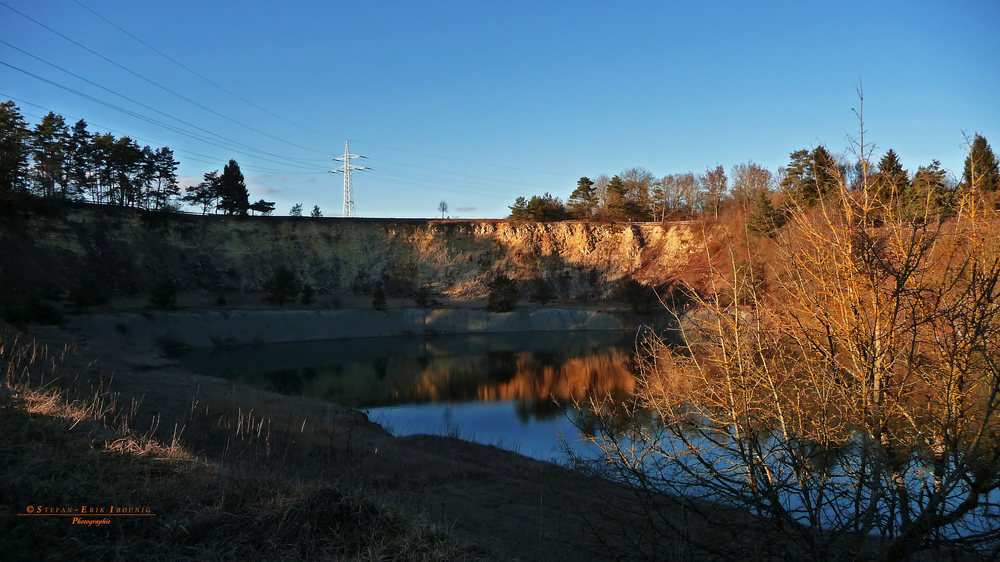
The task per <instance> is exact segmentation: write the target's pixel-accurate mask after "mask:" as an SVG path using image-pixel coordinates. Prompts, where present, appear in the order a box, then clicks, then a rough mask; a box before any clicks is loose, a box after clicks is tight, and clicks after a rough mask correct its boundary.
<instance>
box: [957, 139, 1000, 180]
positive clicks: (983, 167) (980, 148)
mask: <svg viewBox="0 0 1000 562" xmlns="http://www.w3.org/2000/svg"><path fill="white" fill-rule="evenodd" d="M998 182H1000V174H998V172H997V157H996V155H995V154H994V153H993V149H992V148H990V144H989V143H988V142H986V139H985V138H984V137H983V136H982V135H976V137H975V138H974V139H973V140H972V146H971V147H970V151H969V156H967V157H966V158H965V170H964V171H963V172H962V185H963V186H966V187H975V188H976V189H978V190H980V191H982V192H984V193H993V192H994V191H996V190H997V187H998Z"/></svg>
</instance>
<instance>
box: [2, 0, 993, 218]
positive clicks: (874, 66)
mask: <svg viewBox="0 0 1000 562" xmlns="http://www.w3.org/2000/svg"><path fill="white" fill-rule="evenodd" d="M0 2H2V4H0V41H2V42H0V63H4V64H0V99H2V100H6V99H14V100H15V102H16V103H17V105H18V107H20V108H21V110H22V112H23V113H24V114H25V116H26V119H27V121H29V123H31V124H32V125H33V124H34V123H37V121H38V120H39V118H40V117H41V116H42V115H44V114H45V113H46V112H47V111H49V110H52V111H55V112H56V113H60V114H63V115H64V116H66V117H67V120H68V121H70V122H71V123H72V122H75V121H76V120H77V119H80V118H83V119H85V120H86V121H87V122H88V123H90V124H91V127H90V130H91V131H92V132H106V131H112V132H114V133H115V134H116V135H118V136H121V135H129V136H131V137H132V138H134V139H136V140H137V141H139V143H140V144H143V145H145V144H149V145H151V146H153V147H154V148H156V147H159V146H163V145H166V146H169V147H170V148H172V149H174V151H175V154H176V157H177V159H178V160H179V161H180V162H181V165H180V168H179V170H178V172H179V175H180V176H181V184H182V186H186V185H190V184H192V183H196V182H197V181H198V180H200V177H201V175H202V174H203V173H204V172H207V171H212V170H216V169H218V170H221V169H222V167H223V166H224V165H225V163H226V162H227V161H228V160H229V159H230V158H234V159H236V160H237V161H238V162H239V163H240V166H241V168H242V169H243V172H244V174H245V176H246V178H247V184H248V187H249V188H250V191H251V200H257V199H259V198H265V199H267V200H270V201H275V202H276V203H277V214H286V213H287V211H288V208H290V207H291V206H292V205H293V204H295V203H302V204H303V205H304V206H305V208H306V210H307V211H308V210H309V209H311V208H312V206H313V205H319V206H320V207H321V208H322V209H323V211H324V213H325V214H326V215H327V216H337V215H339V214H340V211H341V208H342V202H343V179H342V176H341V175H339V174H337V175H334V174H330V173H328V170H330V169H332V168H333V167H335V166H337V165H338V164H337V163H335V162H333V161H332V158H333V157H334V156H338V155H340V154H342V153H343V151H344V141H345V139H350V141H351V152H352V153H354V154H362V155H365V156H367V157H368V159H367V160H364V161H360V162H359V163H361V164H364V165H367V166H370V167H371V168H372V170H370V171H365V172H360V173H355V174H354V175H353V180H354V189H355V204H356V208H357V214H358V215H359V216H366V217H432V216H439V215H438V212H437V206H438V202H439V201H441V200H444V201H446V202H447V204H448V206H449V215H451V216H452V217H461V218H480V217H485V218H491V217H503V216H506V215H507V214H508V213H509V210H508V209H507V206H508V205H511V204H512V203H513V201H514V199H515V198H516V197H517V196H518V195H525V196H530V195H533V194H541V193H543V192H546V191H548V192H550V193H552V194H553V195H555V196H558V197H560V198H562V199H564V200H565V199H566V198H567V197H568V196H569V194H570V192H571V191H572V190H573V188H574V187H575V184H576V180H577V179H578V178H579V177H580V176H590V177H594V176H597V175H599V174H602V173H603V174H608V175H613V174H615V173H618V172H620V171H621V170H622V169H625V168H628V167H633V166H642V167H645V168H647V169H649V170H650V171H652V172H653V173H654V174H656V175H657V176H662V175H665V174H670V173H679V172H687V171H692V172H696V173H699V172H704V171H705V169H706V167H708V166H712V167H714V166H716V165H717V164H721V165H723V166H724V167H725V168H726V170H727V171H728V170H729V169H730V168H731V166H733V165H734V164H738V163H741V162H746V161H747V160H753V161H755V162H758V163H760V164H764V165H766V166H768V167H769V168H771V169H772V170H774V169H776V168H777V167H779V166H783V165H786V164H787V163H788V160H789V153H791V152H793V151H795V150H798V149H801V148H810V147H814V146H816V145H819V144H823V145H825V146H826V147H827V148H829V149H830V150H831V151H832V152H834V153H844V152H845V151H846V149H847V146H848V141H847V136H848V135H856V134H857V131H858V123H857V119H856V117H855V115H854V114H853V112H852V109H857V108H858V107H859V105H858V99H857V95H856V92H855V88H856V86H857V85H858V82H859V79H860V80H861V81H862V83H863V85H864V93H865V105H864V114H865V127H866V129H867V136H866V139H865V140H866V141H872V142H874V143H875V144H876V146H877V148H876V157H877V156H879V155H881V154H882V153H884V152H885V151H886V150H887V149H889V148H893V149H895V150H896V152H897V153H898V154H899V155H900V158H901V160H902V163H903V166H904V167H906V168H909V169H911V170H915V169H916V168H917V167H918V166H920V165H926V164H929V163H930V162H931V160H933V159H938V160H940V161H941V163H942V164H943V166H944V167H945V168H946V169H948V170H949V171H950V172H952V173H954V174H956V175H960V174H961V168H962V162H963V159H964V154H965V152H964V151H965V147H964V146H963V143H964V138H963V132H964V133H966V134H968V135H972V134H974V133H977V132H978V133H981V134H983V135H984V136H985V137H986V139H987V140H988V141H990V144H991V145H992V146H993V148H994V151H998V152H1000V63H998V60H1000V1H998V0H980V1H967V0H952V1H941V2H923V1H905V2H871V1H868V2H803V1H795V2H724V1H704V2H683V3H682V2H665V1H664V2H586V1H573V2H546V1H538V0H535V1H526V2H520V1H511V0H506V1H504V2H499V1H498V2H486V1H456V2H403V1H397V2H381V1H354V2H300V1H294V0H285V1H282V2H273V1H256V0H247V1H241V2H235V1H229V2H220V1H209V0H197V1H189V0H170V1H167V2H145V1H139V2H137V1H134V0H133V1H129V2H124V1H118V0H108V1H103V2H98V1H97V0H0ZM14 10H16V11H14ZM18 12H20V13H18ZM95 13H96V14H95ZM22 14H23V15H22ZM25 16H27V18H26V17H25ZM28 18H31V19H28ZM102 18H104V19H102ZM32 19H33V20H35V21H32ZM36 22H37V23H36ZM39 24H41V25H39ZM43 26H47V28H48V29H47V28H46V27H43ZM123 30H124V31H123ZM55 32H58V34H57V33H55ZM125 32H127V33H125ZM59 34H62V36H60V35H59ZM129 34H131V36H130V35H129ZM67 38H68V39H67ZM74 42H75V43H74ZM88 49H89V50H88ZM157 51H158V52H157ZM95 53H96V54H95ZM164 55H166V56H164ZM167 57H169V58H167ZM171 59H172V60H171ZM174 61H176V62H174ZM177 63H180V64H177ZM5 65H10V66H5ZM52 65H55V66H52ZM11 67H16V68H18V69H21V70H23V71H27V72H29V73H31V74H33V75H35V76H31V75H28V74H25V73H24V72H22V71H21V70H15V68H11ZM56 67H59V68H61V69H64V70H65V71H69V72H72V73H74V74H76V75H79V77H76V76H73V75H71V74H68V73H67V72H64V70H59V69H57V68H56ZM123 67H124V68H123ZM125 69H127V70H125ZM80 77H82V78H84V79H86V80H89V81H91V82H93V84H92V83H88V82H86V81H84V80H83V79H81V78H80ZM39 78H43V79H45V80H48V81H49V82H46V81H43V80H41V79H39ZM206 79H207V80H206ZM95 84H96V85H95ZM60 86H62V87H64V88H68V89H70V90H74V91H76V92H80V93H82V94H85V95H86V96H89V98H87V97H82V96H80V95H78V94H76V93H73V92H71V91H69V90H67V89H64V88H61V87H60ZM102 88H103V89H102ZM227 90H228V91H227ZM121 96H125V97H121ZM126 97H127V98H129V99H125V98H126ZM98 100H99V101H98ZM100 102H105V103H107V104H110V105H113V106H116V107H118V108H121V109H125V110H127V111H128V112H130V113H124V112H122V111H119V110H117V109H113V108H111V107H107V106H106V105H102V104H101V103H100ZM32 104H34V105H32ZM139 104H142V105H139ZM144 106H145V107H144ZM136 114H138V115H139V116H142V117H145V118H148V119H150V120H154V121H159V122H161V123H163V124H164V125H167V127H164V126H162V125H158V124H154V123H151V122H149V121H144V120H143V119H141V118H140V117H137V116H136ZM179 130H180V131H185V132H186V134H182V133H180V132H178V131H179Z"/></svg>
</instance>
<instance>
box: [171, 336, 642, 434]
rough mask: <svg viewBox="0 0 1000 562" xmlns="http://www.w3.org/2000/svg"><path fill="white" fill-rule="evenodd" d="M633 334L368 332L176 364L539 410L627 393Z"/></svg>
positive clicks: (398, 399)
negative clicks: (357, 336)
mask: <svg viewBox="0 0 1000 562" xmlns="http://www.w3.org/2000/svg"><path fill="white" fill-rule="evenodd" d="M633 349H634V334H631V333H628V334H623V333H618V332H585V333H555V332H540V333H518V334H489V335H479V336H438V337H432V338H417V337H408V338H376V339H365V340H341V341H330V342H304V343H297V344H276V345H265V346H258V347H250V346H247V347H238V348H220V349H214V350H193V351H191V352H189V353H187V354H185V355H184V356H182V357H181V362H182V364H184V366H186V367H188V368H190V369H192V370H195V371H197V372H200V373H202V374H206V375H213V376H222V377H225V378H228V379H231V380H234V381H236V382H239V383H241V384H246V385H250V386H256V387H259V388H265V389H267V390H272V391H275V392H281V393H283V394H294V395H304V396H310V397H316V398H323V399H326V400H330V401H333V402H336V403H340V404H345V405H349V406H357V407H378V406H387V405H395V404H418V403H428V402H468V401H497V400H508V401H509V400H513V401H517V402H518V415H519V417H521V418H522V419H527V418H529V417H537V418H547V417H550V416H552V415H555V414H557V413H561V412H562V408H561V407H560V406H556V405H555V404H553V402H552V398H555V399H556V400H559V401H560V402H563V403H564V404H565V403H566V402H568V401H572V400H573V399H578V400H579V399H585V398H586V397H587V396H588V395H590V393H593V392H598V393H602V394H604V393H609V392H610V393H612V394H614V395H621V394H628V393H631V392H632V390H633V388H634V384H635V382H634V378H633V376H632V373H631V363H632V358H631V356H632V350H633Z"/></svg>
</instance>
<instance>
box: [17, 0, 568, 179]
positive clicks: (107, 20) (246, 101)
mask: <svg viewBox="0 0 1000 562" xmlns="http://www.w3.org/2000/svg"><path fill="white" fill-rule="evenodd" d="M73 1H74V2H75V3H76V4H77V5H79V6H80V7H82V8H83V9H85V10H87V11H88V12H90V13H91V14H93V15H94V16H96V17H98V18H100V19H101V20H103V21H104V22H105V23H107V24H108V25H110V26H112V27H114V28H115V29H117V30H118V31H121V32H122V33H124V34H125V35H127V36H129V37H131V38H132V39H134V40H135V41H137V42H139V43H140V44H142V45H144V46H145V47H147V48H148V49H150V50H152V51H153V52H155V53H156V54H158V55H160V56H161V57H163V58H165V59H167V60H168V61H170V62H172V63H174V64H176V65H177V66H179V67H181V68H183V69H184V70H187V71H188V72H190V73H191V74H194V75H195V76H197V77H198V78H201V79H202V80H204V81H205V82H208V83H209V84H211V85H212V86H215V87H216V88H219V89H220V90H222V91H223V92H226V93H227V94H229V95H231V96H233V97H235V98H236V99H238V100H240V101H242V102H244V103H246V104H249V105H251V106H252V107H254V108H256V109H258V110H260V111H263V112H264V113H266V114H268V115H270V116H272V117H275V118H277V119H280V120H281V121H284V122H285V123H288V124H291V125H294V126H296V127H299V128H300V129H304V130H306V131H310V132H312V133H316V134H318V135H321V136H324V137H328V138H338V137H337V136H335V135H330V134H328V133H324V132H322V131H317V130H316V129H313V128H310V127H306V126H305V125H301V124H299V123H296V122H294V121H291V120H289V119H286V118H284V117H282V116H280V115H278V114H277V113H274V112H272V111H270V110H268V109H265V108H263V107H261V106H259V105H257V104H255V103H254V102H252V101H250V100H248V99H246V98H244V97H243V96H241V95H239V94H237V93H235V92H233V91H231V90H229V89H228V88H226V87H225V86H222V85H220V84H218V83H216V82H214V81H212V80H211V79H210V78H207V77H205V76H203V75H201V74H199V73H198V72H196V71H195V70H193V69H191V68H189V67H188V66H186V65H184V64H183V63H181V62H180V61H178V60H176V59H174V58H173V57H171V56H170V55H167V54H166V53H164V52H162V51H160V50H159V49H157V48H156V47H153V46H152V45H150V44H149V43H147V42H145V41H143V40H142V39H140V38H139V37H136V36H135V35H133V34H132V33H130V32H129V31H127V30H125V29H124V28H122V27H121V26H119V25H118V24H116V23H114V22H112V21H111V20H109V19H108V18H106V17H104V16H102V15H101V14H99V13H97V12H96V11H94V10H93V9H91V8H89V7H87V6H86V5H84V4H83V3H81V2H80V1H79V0H73ZM0 3H2V2H0ZM4 5H6V4H4ZM25 17H27V16H25ZM354 142H356V143H361V144H367V145H369V146H374V147H377V148H384V149H387V150H396V151H399V152H407V153H410V154H416V155H419V156H430V157H432V158H442V159H445V160H453V161H456V162H464V163H466V164H476V165H480V166H491V167H494V168H504V169H508V170H515V171H519V172H531V173H535V174H546V175H552V176H558V177H565V178H569V177H573V176H571V175H570V174H560V173H557V172H549V171H543V170H531V169H527V168H518V167H516V166H507V165H503V164H491V163H489V162H477V161H475V160H465V159H462V158H454V157H451V156H442V155H440V154H431V153H427V152H419V151H416V150H408V149H405V148H397V147H392V146H386V145H383V144H377V143H373V142H368V141H365V140H361V139H357V138H356V139H354Z"/></svg>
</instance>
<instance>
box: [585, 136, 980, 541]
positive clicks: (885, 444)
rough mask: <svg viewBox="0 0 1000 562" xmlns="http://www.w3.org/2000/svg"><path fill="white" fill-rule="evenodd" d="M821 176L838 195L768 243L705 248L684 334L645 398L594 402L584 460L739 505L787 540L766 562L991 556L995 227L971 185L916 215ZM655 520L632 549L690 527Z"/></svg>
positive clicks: (636, 479) (796, 215) (642, 384)
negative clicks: (594, 450) (593, 447)
mask: <svg viewBox="0 0 1000 562" xmlns="http://www.w3.org/2000/svg"><path fill="white" fill-rule="evenodd" d="M860 147H861V148H864V147H865V145H864V144H863V143H862V144H861V145H860ZM828 172H829V174H830V175H831V176H832V177H835V178H837V180H838V182H837V186H838V188H837V191H836V192H835V193H834V194H833V195H832V196H828V197H826V198H821V199H819V200H818V202H817V204H816V206H815V207H812V208H809V207H806V206H795V207H793V208H792V212H791V222H790V225H789V226H788V227H787V228H786V230H784V231H783V232H782V233H781V234H780V236H779V237H778V238H777V240H775V241H774V242H770V241H767V240H763V241H760V240H758V241H757V242H755V243H757V244H765V245H767V249H766V250H765V251H763V252H759V253H758V252H754V251H752V244H748V243H747V242H746V241H747V240H748V239H750V237H749V236H747V235H745V234H742V233H731V236H730V237H729V244H727V245H725V246H723V247H720V248H718V250H719V251H718V252H716V253H715V254H714V255H713V254H712V253H711V250H712V248H711V246H710V247H709V254H708V258H707V259H706V263H707V264H708V266H709V267H710V268H711V274H710V275H708V276H706V277H705V281H704V282H703V283H702V284H701V285H700V286H698V287H691V288H690V293H689V294H690V295H691V297H692V299H693V300H694V301H695V302H696V303H697V312H692V313H691V314H689V315H688V316H687V321H686V326H687V332H688V333H686V334H685V335H686V337H687V340H688V341H689V342H690V346H689V347H688V348H687V349H685V350H675V349H672V348H670V347H668V346H666V345H664V344H662V343H661V342H659V341H656V340H650V341H648V342H647V344H646V350H645V357H646V361H645V363H644V365H643V367H642V369H641V374H640V376H639V379H640V380H639V383H638V387H639V389H638V393H637V397H636V399H635V400H633V401H626V402H613V401H610V400H609V401H605V402H602V403H597V404H594V405H593V407H592V409H593V410H594V411H596V412H602V411H603V412H607V414H606V415H604V416H602V417H598V419H597V421H596V425H597V427H598V429H599V431H598V432H597V434H596V435H595V436H594V441H595V443H597V444H599V445H600V446H601V447H602V448H603V450H604V454H603V455H601V456H600V457H599V458H597V459H581V462H583V463H585V464H589V465H590V466H592V467H594V468H596V469H598V470H600V471H602V472H604V473H605V474H610V475H611V476H612V477H613V478H615V479H619V480H623V481H625V482H627V483H629V484H630V485H631V486H633V488H634V489H635V490H637V498H638V499H639V503H640V504H641V505H646V506H655V504H656V502H657V501H660V498H662V497H663V495H664V494H668V493H673V494H678V495H680V496H681V497H683V498H686V499H687V500H688V507H689V508H690V509H692V510H694V511H696V512H699V513H702V514H704V515H706V517H709V518H710V519H711V511H710V510H706V509H705V504H699V503H698V501H699V500H700V499H706V500H712V501H723V502H726V503H729V504H732V505H736V506H741V507H744V508H746V509H747V510H748V511H749V512H750V513H752V514H754V515H755V516H756V517H758V518H759V519H760V520H761V521H763V522H765V523H767V524H768V525H769V526H770V528H771V529H772V530H773V531H774V532H775V533H778V535H779V536H784V537H785V539H784V540H771V541H767V542H766V543H764V544H761V545H760V547H761V549H762V553H764V555H765V556H777V557H780V558H799V557H806V556H808V557H810V558H813V559H816V560H822V559H855V558H857V557H876V558H885V559H905V558H910V557H913V556H918V557H921V558H946V559H954V558H958V557H961V556H963V555H967V556H971V557H979V556H983V557H996V556H997V555H998V553H1000V525H998V523H997V522H998V521H1000V519H998V518H997V517H996V514H997V510H998V509H1000V505H998V503H997V499H996V495H997V491H998V490H1000V477H998V474H1000V437H998V435H1000V417H998V416H1000V411H998V409H1000V363H998V361H997V358H998V357H1000V307H998V306H997V305H996V303H997V302H1000V257H998V255H1000V221H998V220H997V218H996V217H995V216H994V215H993V212H992V209H991V208H987V207H986V206H985V205H984V201H983V196H982V195H983V194H982V193H981V192H980V191H979V190H977V189H975V186H966V188H965V189H960V190H959V191H958V192H957V193H956V199H955V204H954V207H953V208H954V209H955V214H954V216H952V217H942V216H940V215H933V214H932V210H931V209H928V210H927V212H925V213H923V214H921V216H926V217H928V218H927V220H923V221H919V222H914V221H912V220H908V217H912V216H913V215H912V214H904V213H903V212H901V211H900V207H897V206H895V205H894V204H892V203H891V202H890V203H886V202H884V201H881V200H879V199H877V198H874V197H870V196H869V194H870V190H869V189H868V186H867V184H866V183H863V184H862V185H861V186H860V188H855V189H851V188H850V187H849V186H848V185H847V184H846V182H845V181H844V180H843V178H841V177H840V176H839V175H838V173H837V170H835V169H833V170H828ZM865 177H866V176H865ZM863 180H864V177H863ZM762 256H763V257H764V259H761V257H762ZM720 262H724V263H726V266H725V267H724V269H722V268H719V267H718V265H719V263H720ZM622 410H624V411H626V413H627V415H624V416H623V415H621V411H622ZM623 419H624V420H628V423H627V424H625V425H624V426H623V425H622V420H623ZM649 513H650V517H649V522H650V527H649V528H648V529H646V530H644V531H643V533H641V534H640V533H639V532H638V531H636V532H635V533H633V535H632V537H633V539H634V541H635V544H636V548H637V551H640V552H641V548H640V546H641V543H642V542H643V541H646V542H648V541H649V538H648V536H649V535H650V534H652V535H659V536H673V537H681V536H684V533H685V530H684V529H683V528H678V527H674V526H671V525H669V524H666V523H665V522H664V521H661V520H658V519H657V518H656V510H655V509H653V508H649ZM697 546H698V547H700V548H704V549H705V551H706V552H715V553H718V549H719V545H718V544H716V543H713V544H703V545H697ZM736 553H737V551H732V552H729V554H728V555H736ZM721 554H722V555H724V556H725V555H727V554H725V553H724V552H723V553H721Z"/></svg>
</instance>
